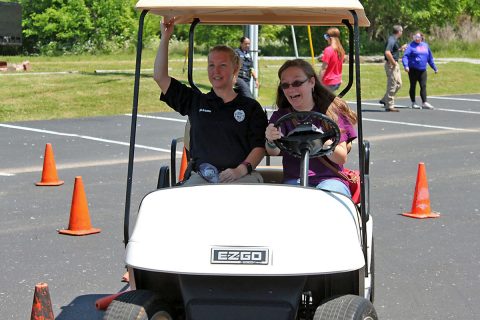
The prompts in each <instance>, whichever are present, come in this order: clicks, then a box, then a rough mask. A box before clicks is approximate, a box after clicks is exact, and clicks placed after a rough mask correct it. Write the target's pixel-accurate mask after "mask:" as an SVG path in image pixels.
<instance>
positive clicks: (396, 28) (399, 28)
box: [393, 24, 403, 34]
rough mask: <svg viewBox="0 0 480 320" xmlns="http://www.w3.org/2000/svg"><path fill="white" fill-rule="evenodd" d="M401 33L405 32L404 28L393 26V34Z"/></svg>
mask: <svg viewBox="0 0 480 320" xmlns="http://www.w3.org/2000/svg"><path fill="white" fill-rule="evenodd" d="M400 32H403V28H402V26H400V25H398V24H396V25H394V26H393V34H398V33H400Z"/></svg>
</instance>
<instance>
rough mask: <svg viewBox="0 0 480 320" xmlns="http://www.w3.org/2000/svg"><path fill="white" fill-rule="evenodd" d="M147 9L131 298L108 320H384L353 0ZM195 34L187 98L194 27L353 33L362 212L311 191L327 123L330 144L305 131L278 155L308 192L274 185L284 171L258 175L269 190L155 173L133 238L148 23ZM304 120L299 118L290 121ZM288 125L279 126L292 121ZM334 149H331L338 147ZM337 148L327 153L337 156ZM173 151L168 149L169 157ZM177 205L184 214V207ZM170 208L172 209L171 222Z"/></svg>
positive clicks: (168, 1) (116, 305)
mask: <svg viewBox="0 0 480 320" xmlns="http://www.w3.org/2000/svg"><path fill="white" fill-rule="evenodd" d="M284 3H286V2H279V1H273V0H244V1H241V2H235V1H234V2H224V1H218V0H175V1H173V0H165V1H159V0H140V1H139V2H138V3H137V8H138V9H139V10H142V14H141V16H140V23H139V33H138V48H137V62H136V73H135V87H134V101H133V110H132V125H131V138H130V155H129V166H128V178H127V192H126V205H125V221H124V238H125V244H126V264H127V268H128V271H129V275H130V285H131V288H132V291H129V292H127V293H124V294H123V295H121V296H119V297H118V298H117V299H115V300H114V301H113V302H112V303H111V304H110V306H109V308H108V310H107V311H106V313H105V319H107V320H111V319H122V320H124V319H125V320H126V319H188V320H189V319H192V320H214V319H234V320H247V319H248V320H253V319H258V320H266V319H272V320H273V319H275V320H282V319H285V320H294V319H305V320H306V319H316V320H320V319H377V314H376V311H375V309H374V307H373V304H372V302H373V293H374V292H373V291H374V290H373V289H374V281H373V277H374V272H373V269H374V261H373V240H372V224H373V219H372V217H371V216H370V215H369V212H368V210H369V206H368V189H369V188H368V181H369V179H368V162H369V161H368V157H369V146H368V143H367V142H366V141H363V135H362V114H361V95H360V64H359V33H358V27H359V26H368V24H369V21H368V20H367V18H366V17H365V14H364V10H363V7H362V5H361V4H360V3H359V2H358V1H354V0H338V1H326V0H316V1H312V0H297V1H294V2H292V4H284ZM148 12H150V13H153V14H158V15H163V16H175V17H176V23H190V24H191V28H190V45H189V48H190V52H189V65H188V79H189V82H190V85H191V86H192V87H196V86H195V84H194V83H193V80H192V70H193V67H192V62H193V39H194V30H195V26H196V25H197V24H198V23H205V24H217V25H218V24H221V25H232V24H235V25H246V24H282V25H324V26H334V25H344V26H346V27H347V28H348V30H349V39H350V41H349V43H350V50H349V55H350V57H349V58H350V59H349V62H350V65H349V82H348V84H347V86H346V88H345V90H343V91H342V93H341V94H340V95H341V96H343V95H344V94H345V93H346V92H347V91H348V90H349V89H350V88H351V86H352V83H353V78H354V71H355V80H356V90H357V95H356V97H357V113H358V120H359V122H358V138H359V148H358V150H359V169H360V177H361V201H360V203H358V204H355V203H353V201H352V200H351V199H350V198H348V197H345V196H343V195H341V194H338V193H335V192H328V191H323V190H318V189H315V188H309V187H307V185H308V184H307V180H308V177H307V174H306V172H308V164H309V159H310V157H317V156H321V155H324V154H326V153H327V152H328V151H329V150H327V149H324V147H323V142H324V141H325V140H326V139H332V140H334V141H335V143H337V142H338V137H339V132H338V127H337V126H336V125H335V123H334V122H333V121H331V120H329V119H328V118H327V117H325V116H323V115H321V114H317V113H309V117H318V118H320V119H321V120H322V121H326V122H329V126H328V127H330V128H331V129H329V130H326V131H325V132H323V133H319V132H316V131H315V132H312V131H311V130H310V131H309V129H308V127H310V128H311V125H309V124H308V123H307V124H306V125H305V126H302V125H300V126H299V127H298V128H299V130H298V131H297V132H296V133H295V134H291V135H289V136H288V137H286V138H285V140H283V141H281V142H280V143H279V145H280V147H281V148H283V149H284V150H285V151H286V152H290V153H293V154H297V155H298V157H300V158H301V161H302V164H303V165H302V173H301V185H300V186H288V185H282V184H279V183H274V182H275V181H276V182H278V181H280V179H279V178H278V174H279V173H281V170H278V169H277V170H275V169H273V168H269V167H268V166H267V167H265V168H262V169H261V170H260V171H261V173H262V175H264V180H265V183H263V184H255V185H253V184H250V185H246V184H243V185H242V184H209V185H202V186H194V187H175V184H176V181H175V176H176V172H175V171H176V170H175V161H176V158H175V152H172V166H171V168H170V169H171V170H170V169H169V168H168V167H164V168H162V169H161V170H160V175H159V183H158V188H159V189H158V190H155V191H152V192H151V193H149V194H147V195H146V196H145V198H144V199H143V201H142V203H141V206H140V209H139V212H138V216H137V218H136V223H135V227H134V229H133V232H132V234H131V235H130V232H129V230H130V228H129V225H130V202H131V191H132V177H133V160H134V150H135V148H134V146H135V135H136V120H137V109H138V92H139V79H140V65H141V48H142V31H143V21H144V18H145V16H146V14H147V13H148ZM292 116H296V117H297V118H299V119H301V118H302V117H303V116H304V115H296V114H294V115H292ZM286 120H288V119H280V120H279V121H286ZM335 143H334V145H335ZM334 145H333V146H332V147H331V148H333V147H334ZM175 148H176V146H175V143H174V144H173V146H172V149H173V150H174V149H175ZM178 204H181V206H178ZM173 208H177V209H175V210H173Z"/></svg>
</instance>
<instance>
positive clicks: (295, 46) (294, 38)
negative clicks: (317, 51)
mask: <svg viewBox="0 0 480 320" xmlns="http://www.w3.org/2000/svg"><path fill="white" fill-rule="evenodd" d="M290 27H291V29H292V40H293V50H294V51H295V58H298V48H297V38H296V37H295V27H294V26H290Z"/></svg>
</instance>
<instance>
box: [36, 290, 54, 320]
mask: <svg viewBox="0 0 480 320" xmlns="http://www.w3.org/2000/svg"><path fill="white" fill-rule="evenodd" d="M54 319H55V317H54V315H53V310H52V302H51V301H50V293H49V292H48V284H46V283H44V282H41V283H39V284H37V285H36V286H35V293H34V295H33V304H32V315H31V316H30V320H54Z"/></svg>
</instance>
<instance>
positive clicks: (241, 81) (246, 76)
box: [235, 37, 259, 98]
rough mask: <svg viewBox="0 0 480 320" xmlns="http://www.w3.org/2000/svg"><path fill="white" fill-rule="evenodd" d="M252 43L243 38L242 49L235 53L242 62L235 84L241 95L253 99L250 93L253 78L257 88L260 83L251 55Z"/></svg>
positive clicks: (236, 50)
mask: <svg viewBox="0 0 480 320" xmlns="http://www.w3.org/2000/svg"><path fill="white" fill-rule="evenodd" d="M250 43H251V42H250V39H249V38H247V37H242V38H240V47H238V48H236V49H235V53H236V54H237V55H238V57H239V58H240V61H241V66H240V70H239V72H238V77H237V81H236V82H235V88H236V89H237V91H238V93H239V94H240V95H243V96H246V97H249V98H253V96H252V92H251V91H250V82H251V78H253V80H254V81H255V88H258V86H259V82H258V77H257V73H256V72H255V69H253V60H252V56H251V55H250Z"/></svg>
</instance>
